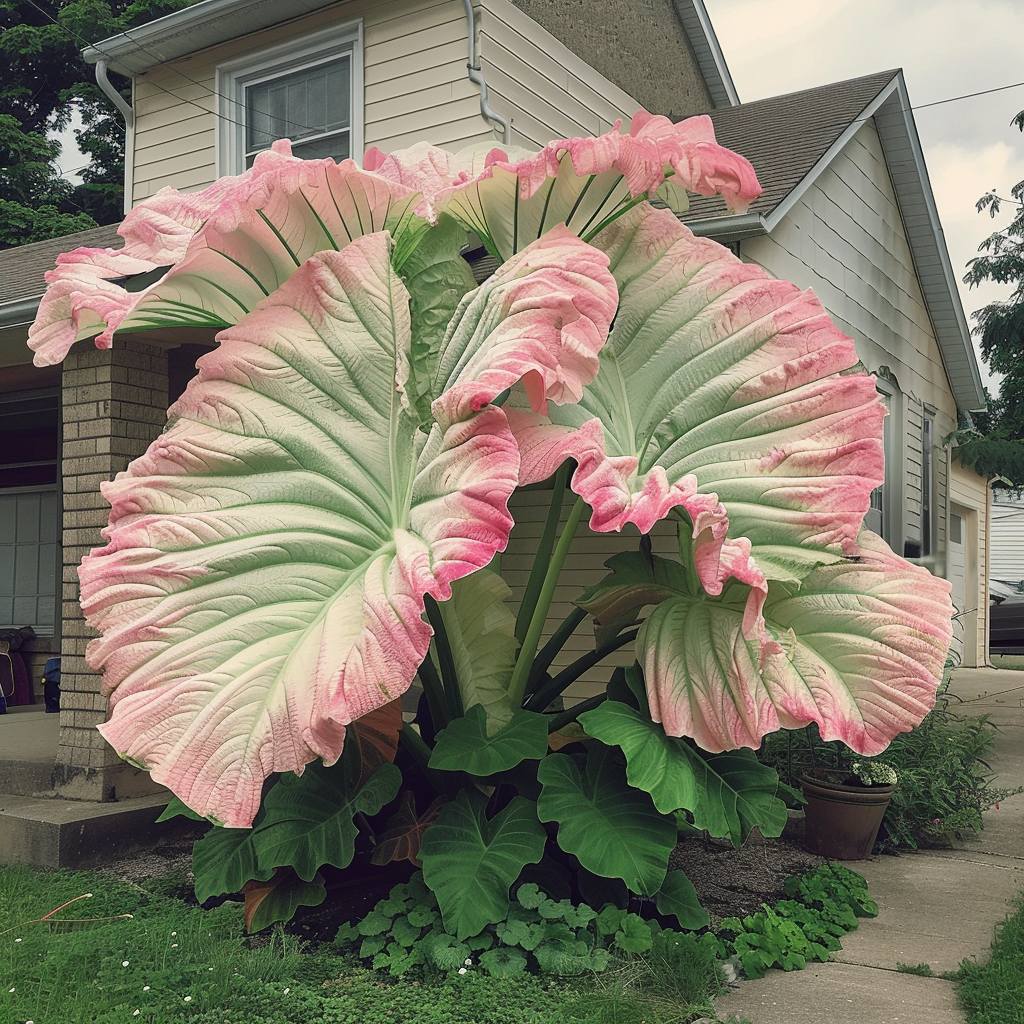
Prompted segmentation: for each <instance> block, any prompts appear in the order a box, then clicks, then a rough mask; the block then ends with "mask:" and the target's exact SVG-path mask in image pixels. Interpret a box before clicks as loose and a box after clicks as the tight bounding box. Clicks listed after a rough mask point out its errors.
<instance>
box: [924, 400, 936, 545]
mask: <svg viewBox="0 0 1024 1024" xmlns="http://www.w3.org/2000/svg"><path fill="white" fill-rule="evenodd" d="M935 511H936V505H935V419H934V414H933V413H931V412H930V411H928V410H927V409H926V410H925V413H924V418H923V419H922V421H921V557H922V558H927V557H928V556H929V555H932V554H934V553H935V525H936V523H935V520H936V515H935Z"/></svg>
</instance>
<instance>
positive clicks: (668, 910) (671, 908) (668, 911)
mask: <svg viewBox="0 0 1024 1024" xmlns="http://www.w3.org/2000/svg"><path fill="white" fill-rule="evenodd" d="M654 904H655V906H656V907H657V908H658V913H659V914H665V915H667V916H670V917H674V918H675V919H676V920H677V921H678V922H679V926H680V927H681V928H688V929H692V930H694V931H696V930H697V929H698V928H705V927H707V925H708V923H709V922H710V921H711V918H710V916H709V915H708V912H707V911H706V910H705V909H704V908H703V907H702V906H701V905H700V900H699V899H697V890H696V889H694V887H693V882H691V881H690V880H689V878H687V877H686V875H685V874H684V873H683V872H682V871H670V872H669V873H668V874H667V875H666V876H665V884H664V885H662V887H661V889H659V890H658V892H657V893H656V894H655V897H654Z"/></svg>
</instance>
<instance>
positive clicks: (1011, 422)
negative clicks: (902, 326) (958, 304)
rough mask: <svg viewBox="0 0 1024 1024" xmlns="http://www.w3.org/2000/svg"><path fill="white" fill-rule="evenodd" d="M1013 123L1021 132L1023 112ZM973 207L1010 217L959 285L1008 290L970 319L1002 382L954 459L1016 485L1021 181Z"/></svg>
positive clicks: (1023, 392)
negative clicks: (1007, 211)
mask: <svg viewBox="0 0 1024 1024" xmlns="http://www.w3.org/2000/svg"><path fill="white" fill-rule="evenodd" d="M1013 124H1014V125H1016V127H1017V128H1018V129H1019V130H1020V131H1022V132H1024V110H1022V111H1021V112H1020V113H1019V114H1018V115H1017V116H1016V117H1015V118H1014V119H1013ZM976 206H977V209H978V212H979V213H981V212H988V213H989V215H990V216H992V217H996V216H998V215H999V214H1000V213H1001V212H1002V211H1003V208H1004V207H1008V208H1010V209H1012V218H1011V220H1010V223H1009V224H1008V225H1007V226H1006V227H1005V228H1001V229H1000V230H998V231H993V232H992V234H990V235H989V236H988V237H987V238H986V239H985V240H984V241H983V242H982V243H981V245H980V246H979V248H978V252H979V255H978V256H975V258H974V259H973V260H971V261H970V263H969V264H968V265H967V273H966V274H965V275H964V281H966V282H967V284H969V285H971V286H972V287H976V286H977V285H979V284H983V283H984V282H986V281H990V282H992V283H994V284H1001V285H1009V286H1010V287H1011V289H1012V290H1011V292H1010V295H1009V296H1008V297H1007V298H1005V299H1002V300H1000V301H997V302H990V303H989V304H988V305H987V306H983V307H982V308H981V309H979V310H978V311H977V312H976V313H975V314H974V319H975V321H976V322H977V327H976V331H975V333H976V334H977V336H978V341H979V344H980V346H981V354H982V355H983V356H984V357H985V359H986V360H987V361H988V364H989V366H990V367H991V368H992V370H993V371H994V372H995V373H998V374H1000V375H1001V376H1002V381H1001V383H1000V386H999V394H998V396H996V397H992V396H991V395H989V396H988V410H987V411H986V412H985V413H983V414H980V415H978V416H976V417H975V424H974V429H968V430H964V431H960V432H959V435H958V440H959V447H958V449H957V454H958V457H959V459H960V462H961V463H962V464H963V465H965V466H968V467H969V468H972V469H974V470H976V471H977V472H979V473H982V474H984V475H985V476H1002V477H1004V478H1005V479H1006V480H1008V481H1010V483H1011V484H1016V485H1019V484H1021V483H1024V181H1018V182H1017V184H1016V185H1014V186H1013V187H1012V188H1011V189H1010V194H1009V196H1006V195H1002V194H1001V193H999V192H997V191H996V190H995V189H993V190H991V191H989V192H986V193H985V195H983V196H982V197H981V198H980V199H979V200H978V202H977V204H976Z"/></svg>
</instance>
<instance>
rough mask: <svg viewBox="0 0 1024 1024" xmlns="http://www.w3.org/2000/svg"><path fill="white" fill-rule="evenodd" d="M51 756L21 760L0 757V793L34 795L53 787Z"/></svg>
mask: <svg viewBox="0 0 1024 1024" xmlns="http://www.w3.org/2000/svg"><path fill="white" fill-rule="evenodd" d="M53 773H54V762H53V758H50V759H49V760H45V761H21V760H11V759H9V758H4V757H0V793H7V794H10V795H11V796H34V795H35V794H37V793H47V792H49V791H50V790H52V789H53Z"/></svg>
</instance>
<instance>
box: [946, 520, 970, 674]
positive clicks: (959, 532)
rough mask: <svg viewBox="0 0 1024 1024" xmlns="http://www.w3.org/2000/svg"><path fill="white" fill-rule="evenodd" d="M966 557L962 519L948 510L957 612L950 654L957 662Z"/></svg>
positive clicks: (964, 606)
mask: <svg viewBox="0 0 1024 1024" xmlns="http://www.w3.org/2000/svg"><path fill="white" fill-rule="evenodd" d="M966 567H967V559H966V557H965V551H964V521H963V517H962V516H959V515H957V514H956V512H950V515H949V582H950V583H951V584H952V585H953V604H954V605H956V610H957V612H958V613H959V614H958V615H957V617H956V618H955V619H954V620H953V646H952V654H953V656H954V658H956V660H957V661H958V662H959V661H961V660H962V658H963V652H964V634H965V629H964V622H965V618H966V615H965V614H964V613H965V612H966V611H967V601H966V587H965V585H964V577H965V574H966Z"/></svg>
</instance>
